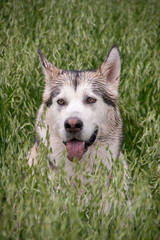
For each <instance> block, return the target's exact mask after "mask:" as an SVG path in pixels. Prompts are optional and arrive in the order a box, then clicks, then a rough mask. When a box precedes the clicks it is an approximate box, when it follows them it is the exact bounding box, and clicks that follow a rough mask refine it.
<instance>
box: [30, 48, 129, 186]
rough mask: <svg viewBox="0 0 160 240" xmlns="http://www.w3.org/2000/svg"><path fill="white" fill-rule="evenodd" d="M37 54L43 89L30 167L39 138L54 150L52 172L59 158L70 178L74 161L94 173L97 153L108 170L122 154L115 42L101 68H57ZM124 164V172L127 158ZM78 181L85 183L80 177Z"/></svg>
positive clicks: (118, 77) (36, 152) (50, 159)
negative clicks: (42, 77)
mask: <svg viewBox="0 0 160 240" xmlns="http://www.w3.org/2000/svg"><path fill="white" fill-rule="evenodd" d="M38 53H39V56H40V60H41V63H42V68H43V72H44V76H45V89H44V93H43V103H42V105H41V106H40V109H39V111H38V116H37V120H36V133H37V138H36V142H35V144H34V146H33V147H32V149H31V151H30V153H29V165H30V166H31V165H32V164H33V163H34V164H36V163H37V159H38V157H37V154H38V149H39V143H40V142H41V141H42V142H43V143H44V144H45V145H46V146H48V147H49V148H50V149H51V150H52V151H51V152H50V153H49V154H48V160H49V163H50V166H51V167H52V168H53V169H55V171H56V170H57V169H58V165H59V163H60V160H61V159H62V158H64V162H65V171H66V172H67V175H68V176H69V177H71V178H74V177H75V161H74V160H75V159H77V160H78V161H79V163H83V164H85V166H87V168H88V169H89V170H90V171H92V169H93V165H94V164H95V155H97V156H98V157H99V158H100V159H102V162H103V164H104V165H105V166H106V167H107V169H108V170H109V171H110V170H111V168H112V165H113V162H114V161H113V159H118V158H119V157H120V158H123V156H122V153H121V146H122V142H123V122H122V119H121V116H120V111H119V108H118V104H117V101H118V87H119V84H120V71H121V59H120V51H119V49H118V46H117V45H113V46H112V48H111V49H110V51H109V53H108V55H107V58H106V59H105V60H104V62H103V63H102V64H101V66H100V67H99V68H98V69H97V70H93V71H89V70H85V71H77V70H76V71H75V70H74V71H69V70H63V69H59V68H57V67H55V66H54V65H52V64H51V63H50V62H49V61H48V60H47V58H46V57H45V56H44V55H43V54H42V52H41V51H40V50H38ZM48 133H49V137H47V134H48ZM48 140H49V141H48ZM64 149H65V150H66V155H65V156H64ZM123 165H124V169H125V170H126V169H127V164H126V162H125V160H123ZM82 182H84V183H85V180H84V178H83V179H82Z"/></svg>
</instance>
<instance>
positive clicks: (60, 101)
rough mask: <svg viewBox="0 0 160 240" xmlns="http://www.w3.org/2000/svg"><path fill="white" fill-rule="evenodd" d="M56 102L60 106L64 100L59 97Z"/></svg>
mask: <svg viewBox="0 0 160 240" xmlns="http://www.w3.org/2000/svg"><path fill="white" fill-rule="evenodd" d="M57 103H58V104H59V105H61V106H62V105H64V104H65V101H64V99H59V100H58V101H57Z"/></svg>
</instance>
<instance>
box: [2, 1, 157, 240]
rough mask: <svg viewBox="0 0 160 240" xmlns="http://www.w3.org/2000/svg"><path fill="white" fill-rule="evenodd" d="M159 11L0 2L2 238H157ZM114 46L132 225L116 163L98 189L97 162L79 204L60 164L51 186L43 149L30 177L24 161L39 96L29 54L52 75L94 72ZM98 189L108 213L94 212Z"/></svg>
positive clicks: (141, 5)
mask: <svg viewBox="0 0 160 240" xmlns="http://www.w3.org/2000/svg"><path fill="white" fill-rule="evenodd" d="M159 9H160V1H158V0H152V1H151V0H146V1H144V0H142V1H138V0H135V1H134V0H132V1H127V0H122V1H118V0H117V1H111V0H108V1H104V0H99V1H94V0H86V1H78V0H72V1H69V0H68V1H65V0H60V1H56V0H48V1H45V0H37V1H35V0H32V1H30V0H28V1H27V0H26V1H25V0H10V1H9V0H8V1H7V0H1V1H0V46H1V47H0V154H1V161H0V165H1V168H0V239H38V240H40V239H73V240H75V239H87V240H92V239H97V240H99V239H115V240H117V239H144V240H148V239H154V240H156V239H159V236H160V115H159V114H160V14H159V13H160V12H159ZM114 43H117V44H118V46H119V48H120V51H121V57H122V73H121V84H120V98H119V107H120V111H121V114H122V118H123V121H124V133H125V140H124V144H123V153H124V154H125V158H126V159H127V163H128V166H129V173H130V175H131V185H130V196H131V201H132V205H133V207H132V214H133V220H132V221H131V220H130V211H129V209H128V206H127V204H126V200H125V199H124V198H123V196H122V194H121V189H122V185H123V184H122V181H121V180H122V179H121V178H122V176H121V167H122V166H121V164H120V163H116V164H115V166H114V169H113V179H112V181H111V185H110V188H109V189H108V190H106V189H105V188H104V184H103V183H104V181H105V178H106V171H105V168H104V167H103V166H102V165H101V164H100V162H99V161H98V160H96V161H97V166H96V171H95V174H93V175H95V176H93V175H91V176H88V178H89V180H92V179H94V184H91V181H89V182H90V183H89V184H88V186H86V191H85V193H84V194H83V195H82V197H81V198H82V199H81V201H79V200H78V190H77V189H75V190H73V189H71V187H70V184H68V182H69V179H67V177H66V176H65V173H64V171H63V166H62V168H61V173H60V175H59V176H55V177H54V181H51V180H49V174H50V170H49V166H48V162H47V161H44V159H46V151H42V153H41V157H40V161H39V164H38V165H37V166H36V167H34V175H33V174H32V169H30V168H29V166H28V164H27V159H26V154H27V151H28V149H30V147H31V146H32V144H33V143H34V138H35V130H34V123H35V118H36V113H37V110H38V108H39V106H40V104H41V101H42V92H43V89H44V78H43V74H42V70H41V64H40V61H39V57H38V54H37V48H38V47H39V48H40V49H41V50H42V52H43V53H44V54H45V55H46V56H47V58H48V59H49V60H50V61H51V62H53V63H54V64H55V65H56V66H58V67H59V68H64V69H95V68H97V67H98V66H99V65H100V64H101V63H102V61H103V60H104V59H105V57H106V55H107V53H108V51H109V49H110V48H111V46H112V45H113V44H114ZM42 150H43V149H42ZM62 165H63V164H62ZM42 171H43V174H42ZM78 171H80V170H78ZM79 184H80V183H79ZM103 191H104V192H105V193H106V199H107V200H108V201H109V202H110V205H111V211H110V213H109V214H104V213H103V211H102V209H101V201H102V200H101V193H102V192H103ZM53 192H55V196H53ZM53 198H54V199H53ZM82 202H83V204H82Z"/></svg>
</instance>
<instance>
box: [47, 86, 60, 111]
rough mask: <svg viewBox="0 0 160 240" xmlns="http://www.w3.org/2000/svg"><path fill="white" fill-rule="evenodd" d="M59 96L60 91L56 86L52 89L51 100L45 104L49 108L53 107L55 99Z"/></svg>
mask: <svg viewBox="0 0 160 240" xmlns="http://www.w3.org/2000/svg"><path fill="white" fill-rule="evenodd" d="M58 94H60V89H59V88H58V87H57V86H56V87H54V88H53V89H52V92H51V95H50V97H49V99H48V100H47V101H46V102H45V104H46V106H47V107H50V106H51V105H52V99H53V98H55V97H56V96H57V95H58Z"/></svg>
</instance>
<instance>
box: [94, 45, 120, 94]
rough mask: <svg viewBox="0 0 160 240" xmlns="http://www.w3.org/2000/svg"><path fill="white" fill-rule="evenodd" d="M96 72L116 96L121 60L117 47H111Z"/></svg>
mask: <svg viewBox="0 0 160 240" xmlns="http://www.w3.org/2000/svg"><path fill="white" fill-rule="evenodd" d="M98 72H99V73H100V74H102V75H103V77H104V78H105V81H106V84H107V86H108V87H109V88H110V90H111V91H112V92H114V93H115V95H117V96H118V86H119V83H120V72H121V59H120V52H119V49H118V46H117V45H113V46H112V48H111V50H110V51H109V53H108V55H107V58H106V59H105V61H104V62H103V63H102V65H101V66H100V68H99V69H98Z"/></svg>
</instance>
